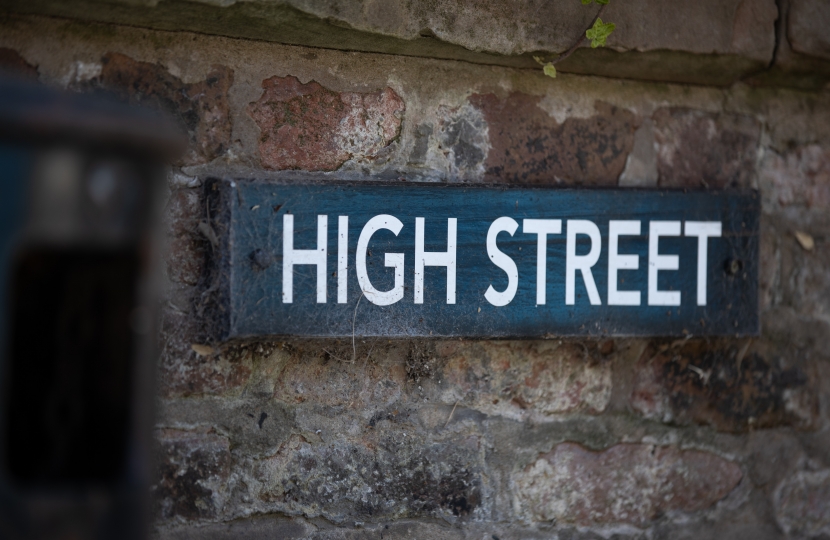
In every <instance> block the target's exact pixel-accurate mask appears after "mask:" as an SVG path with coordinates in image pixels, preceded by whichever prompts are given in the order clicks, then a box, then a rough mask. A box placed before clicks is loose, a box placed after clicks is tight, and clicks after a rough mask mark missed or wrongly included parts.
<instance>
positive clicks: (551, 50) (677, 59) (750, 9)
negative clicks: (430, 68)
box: [7, 0, 820, 85]
mask: <svg viewBox="0 0 830 540" xmlns="http://www.w3.org/2000/svg"><path fill="white" fill-rule="evenodd" d="M816 2H820V0H816ZM7 4H9V6H8V9H11V10H13V11H16V12H18V13H34V14H41V15H50V16H57V17H65V18H76V19H81V20H84V21H100V22H111V23H120V24H129V25H133V26H145V27H150V28H157V29H161V30H185V31H192V32H198V33H202V34H216V35H222V36H230V37H238V38H245V39H255V40H265V41H276V42H280V43H287V44H292V45H305V46H310V47H322V48H329V49H342V50H348V51H364V52H379V53H387V54H398V55H408V56H419V57H428V58H443V59H454V60H466V61H471V62H478V63H483V64H500V65H508V66H514V67H534V66H536V63H535V61H534V60H533V59H532V56H533V55H534V54H539V53H542V54H545V55H549V56H551V57H555V56H556V55H558V54H559V53H561V52H563V51H565V50H566V49H568V48H569V47H570V46H571V44H572V43H573V42H574V41H575V40H576V39H577V38H578V37H579V36H580V35H581V34H582V33H583V32H584V31H585V29H586V28H588V26H589V25H590V23H591V21H592V19H593V17H594V16H595V14H596V12H597V10H598V9H599V7H598V6H597V5H596V4H592V5H589V6H585V5H582V4H581V3H574V2H569V1H562V0H557V1H553V2H536V1H531V2H524V3H519V4H517V3H515V2H511V1H509V0H489V1H486V2H476V1H472V0H466V1H456V0H440V1H437V2H436V1H429V0H418V1H414V2H404V1H402V0H393V1H386V2H378V1H376V0H363V1H359V2H344V1H341V0H331V1H325V2H320V1H311V0H282V1H276V2H275V1H269V0H254V1H248V2H234V1H227V2H225V1H223V2H210V3H199V4H192V3H189V2H186V1H184V0H171V1H167V2H139V3H136V2H134V1H131V0H114V1H113V0H109V1H103V0H78V1H77V2H71V3H66V2H60V1H59V0H36V1H33V0H9V1H8V2H7ZM777 16H778V10H777V9H776V3H775V2H774V0H700V1H698V2H686V3H680V4H666V3H665V2H662V0H632V1H630V2H625V3H613V2H612V3H611V4H610V5H609V6H608V9H607V11H606V12H605V14H604V15H603V17H604V19H605V20H610V21H613V22H615V23H616V24H617V31H616V32H614V33H613V34H612V35H611V36H610V38H609V40H608V48H606V49H591V48H590V47H589V46H588V45H587V43H586V44H585V45H584V46H583V47H582V48H581V49H580V50H578V51H577V53H576V54H574V55H573V56H572V57H571V58H569V59H568V60H567V61H565V62H563V63H562V65H561V71H568V70H574V71H576V72H579V73H589V74H595V75H604V76H625V77H634V78H642V79H647V80H675V81H682V82H698V83H709V84H711V83H712V82H715V83H716V84H722V85H729V84H731V83H733V82H735V81H737V80H738V79H740V77H742V76H745V75H747V74H750V73H752V72H756V71H758V70H760V69H763V68H764V67H766V66H768V65H769V63H770V61H771V60H772V55H773V51H774V49H775V20H776V18H777ZM666 53H668V55H667V54H666ZM621 74H622V75H621Z"/></svg>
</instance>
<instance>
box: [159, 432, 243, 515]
mask: <svg viewBox="0 0 830 540" xmlns="http://www.w3.org/2000/svg"><path fill="white" fill-rule="evenodd" d="M157 440H158V444H159V459H158V461H159V464H160V465H159V471H158V476H159V480H158V483H157V484H156V485H155V486H153V491H154V497H155V501H156V506H157V509H156V512H157V513H158V515H159V516H160V517H161V518H162V519H169V518H172V517H178V518H183V519H186V520H197V519H205V518H208V519H209V518H213V517H216V515H217V514H219V513H220V512H221V510H222V505H223V504H224V502H225V501H224V499H225V486H226V485H227V482H228V478H229V477H230V474H231V455H230V445H229V442H228V440H227V439H226V438H225V437H222V436H220V435H218V434H216V433H212V432H210V431H180V430H169V429H167V430H161V431H160V432H159V433H158V434H157Z"/></svg>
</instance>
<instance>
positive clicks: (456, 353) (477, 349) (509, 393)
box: [428, 341, 612, 417]
mask: <svg viewBox="0 0 830 540" xmlns="http://www.w3.org/2000/svg"><path fill="white" fill-rule="evenodd" d="M438 353H439V354H440V355H442V356H443V357H444V358H445V361H444V364H443V367H442V369H441V374H440V379H441V381H442V384H441V386H440V389H439V390H437V392H439V399H440V400H441V401H443V402H444V403H455V402H458V403H461V404H463V405H464V406H465V407H471V408H474V409H478V410H481V411H484V412H486V413H488V414H497V415H504V416H509V417H520V416H522V414H523V413H524V412H525V411H527V412H535V413H540V414H542V415H550V414H561V413H567V412H574V411H585V412H590V413H599V412H602V411H603V410H604V409H605V407H606V406H607V405H608V401H609V399H610V397H611V384H612V383H611V363H610V362H608V361H605V360H603V359H602V358H601V357H600V354H598V351H593V352H590V351H588V349H586V348H583V347H581V346H580V345H578V344H573V343H566V344H558V343H557V342H555V341H542V342H531V343H528V342H504V343H498V342H491V343H481V344H473V343H470V344H468V343H464V344H460V343H458V342H451V341H448V342H444V343H443V344H441V345H440V346H439V347H438ZM428 392H429V393H431V392H432V390H428ZM428 395H429V394H428Z"/></svg>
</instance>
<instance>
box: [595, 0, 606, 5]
mask: <svg viewBox="0 0 830 540" xmlns="http://www.w3.org/2000/svg"><path fill="white" fill-rule="evenodd" d="M607 3H608V0H597V4H599V5H601V6H604V5H605V4H607Z"/></svg>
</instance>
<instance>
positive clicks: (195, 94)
mask: <svg viewBox="0 0 830 540" xmlns="http://www.w3.org/2000/svg"><path fill="white" fill-rule="evenodd" d="M101 63H102V69H101V75H99V76H98V77H95V78H94V79H92V80H90V81H89V82H87V83H85V86H88V87H91V88H103V89H106V90H108V91H111V92H114V93H115V94H116V95H118V96H120V97H122V98H124V99H126V100H128V101H129V102H130V103H136V104H141V105H146V106H151V107H155V108H158V109H161V110H164V111H166V112H168V113H169V114H171V115H172V116H173V117H174V118H175V119H176V120H178V121H179V123H180V124H181V125H182V128H183V129H185V130H186V131H187V133H188V136H189V139H190V144H189V146H188V149H187V153H186V155H185V156H184V157H183V159H182V162H181V164H186V165H193V164H197V163H204V162H207V161H211V160H212V159H214V158H216V157H218V156H219V155H221V154H223V153H224V152H225V151H226V150H227V149H228V146H229V144H230V138H231V131H232V125H231V116H230V106H229V99H228V92H229V90H230V87H231V85H233V71H232V70H231V69H229V68H227V67H224V66H213V70H212V71H211V72H210V73H208V74H207V77H206V78H205V80H204V81H199V82H195V83H185V82H184V81H182V80H181V79H179V78H178V77H175V76H174V75H172V74H171V73H170V72H169V71H167V69H166V68H165V67H164V66H161V65H159V64H151V63H148V62H138V61H136V60H133V59H132V58H130V57H128V56H125V55H123V54H119V53H107V54H106V55H104V58H103V59H102V60H101Z"/></svg>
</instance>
